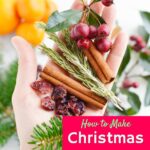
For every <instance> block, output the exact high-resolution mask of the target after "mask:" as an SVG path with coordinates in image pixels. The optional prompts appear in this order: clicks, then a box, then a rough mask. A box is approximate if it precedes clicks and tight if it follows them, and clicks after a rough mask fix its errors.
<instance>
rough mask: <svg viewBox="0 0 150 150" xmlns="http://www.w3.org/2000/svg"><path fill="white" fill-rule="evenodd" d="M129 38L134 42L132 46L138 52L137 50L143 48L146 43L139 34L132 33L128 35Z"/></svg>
mask: <svg viewBox="0 0 150 150" xmlns="http://www.w3.org/2000/svg"><path fill="white" fill-rule="evenodd" d="M130 40H131V41H133V42H134V44H133V46H132V48H133V49H134V50H135V51H136V52H139V51H141V50H143V49H144V48H145V47H146V43H145V41H144V40H143V38H142V37H141V36H138V35H137V36H136V35H132V36H131V37H130Z"/></svg>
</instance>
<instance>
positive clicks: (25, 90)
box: [12, 0, 128, 150]
mask: <svg viewBox="0 0 150 150" xmlns="http://www.w3.org/2000/svg"><path fill="white" fill-rule="evenodd" d="M73 8H75V9H82V4H81V1H80V0H76V1H75V3H74V5H73ZM92 8H93V9H94V10H95V11H96V12H97V13H99V14H101V15H102V16H103V18H104V19H105V21H106V22H107V24H108V25H109V27H110V28H111V30H112V28H113V25H114V21H115V18H116V9H115V6H114V5H112V6H111V7H104V6H103V5H102V4H101V2H99V3H96V4H94V5H93V6H92ZM127 41H128V38H127V36H126V35H125V34H124V33H123V32H120V33H119V34H118V36H117V37H116V39H115V41H114V44H113V48H112V50H111V52H110V54H109V56H108V58H107V63H108V64H109V66H110V67H111V69H112V70H113V71H114V73H115V74H117V72H118V68H119V66H120V63H121V61H122V58H123V56H124V53H125V50H126V46H127ZM12 43H13V45H14V47H15V48H16V50H17V52H18V56H19V68H18V75H17V83H16V87H15V91H14V94H13V98H12V100H13V108H14V113H15V119H16V125H17V132H18V136H19V140H20V149H21V150H30V149H31V145H28V144H27V143H28V142H29V141H30V135H31V133H32V130H33V127H34V126H36V125H37V124H41V123H42V122H46V121H48V120H49V119H50V118H51V117H52V116H53V115H54V113H53V112H47V111H45V110H42V109H41V108H40V99H39V97H38V96H37V95H36V94H35V92H34V91H33V90H32V89H31V87H30V85H31V83H32V82H34V81H35V80H36V73H37V62H36V56H35V52H34V50H33V49H32V47H31V46H30V45H29V43H27V42H26V41H25V40H24V39H22V38H21V37H13V38H12ZM110 87H111V85H110ZM104 111H105V108H104V109H103V110H93V109H90V108H88V110H87V111H86V113H85V114H84V115H88V116H100V115H103V114H104Z"/></svg>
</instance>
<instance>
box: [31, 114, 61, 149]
mask: <svg viewBox="0 0 150 150" xmlns="http://www.w3.org/2000/svg"><path fill="white" fill-rule="evenodd" d="M31 137H32V140H31V141H30V142H29V144H32V145H34V147H33V150H61V149H62V118H58V117H54V118H52V119H51V120H50V121H49V124H46V123H43V124H41V125H37V126H36V127H35V128H34V129H33V134H32V135H31Z"/></svg>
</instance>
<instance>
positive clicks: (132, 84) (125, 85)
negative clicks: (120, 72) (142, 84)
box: [122, 79, 139, 89]
mask: <svg viewBox="0 0 150 150" xmlns="http://www.w3.org/2000/svg"><path fill="white" fill-rule="evenodd" d="M122 86H123V88H125V89H128V88H131V87H132V88H138V87H139V83H138V82H132V81H131V80H128V79H126V80H124V82H123V85H122Z"/></svg>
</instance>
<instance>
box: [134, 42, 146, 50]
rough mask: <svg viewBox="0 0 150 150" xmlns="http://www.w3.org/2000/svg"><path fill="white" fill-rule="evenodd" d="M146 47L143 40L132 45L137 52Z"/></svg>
mask: <svg viewBox="0 0 150 150" xmlns="http://www.w3.org/2000/svg"><path fill="white" fill-rule="evenodd" d="M145 47H146V43H145V42H144V41H143V42H141V43H136V44H135V45H133V49H134V50H135V51H136V52H139V51H141V50H142V49H143V48H145Z"/></svg>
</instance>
